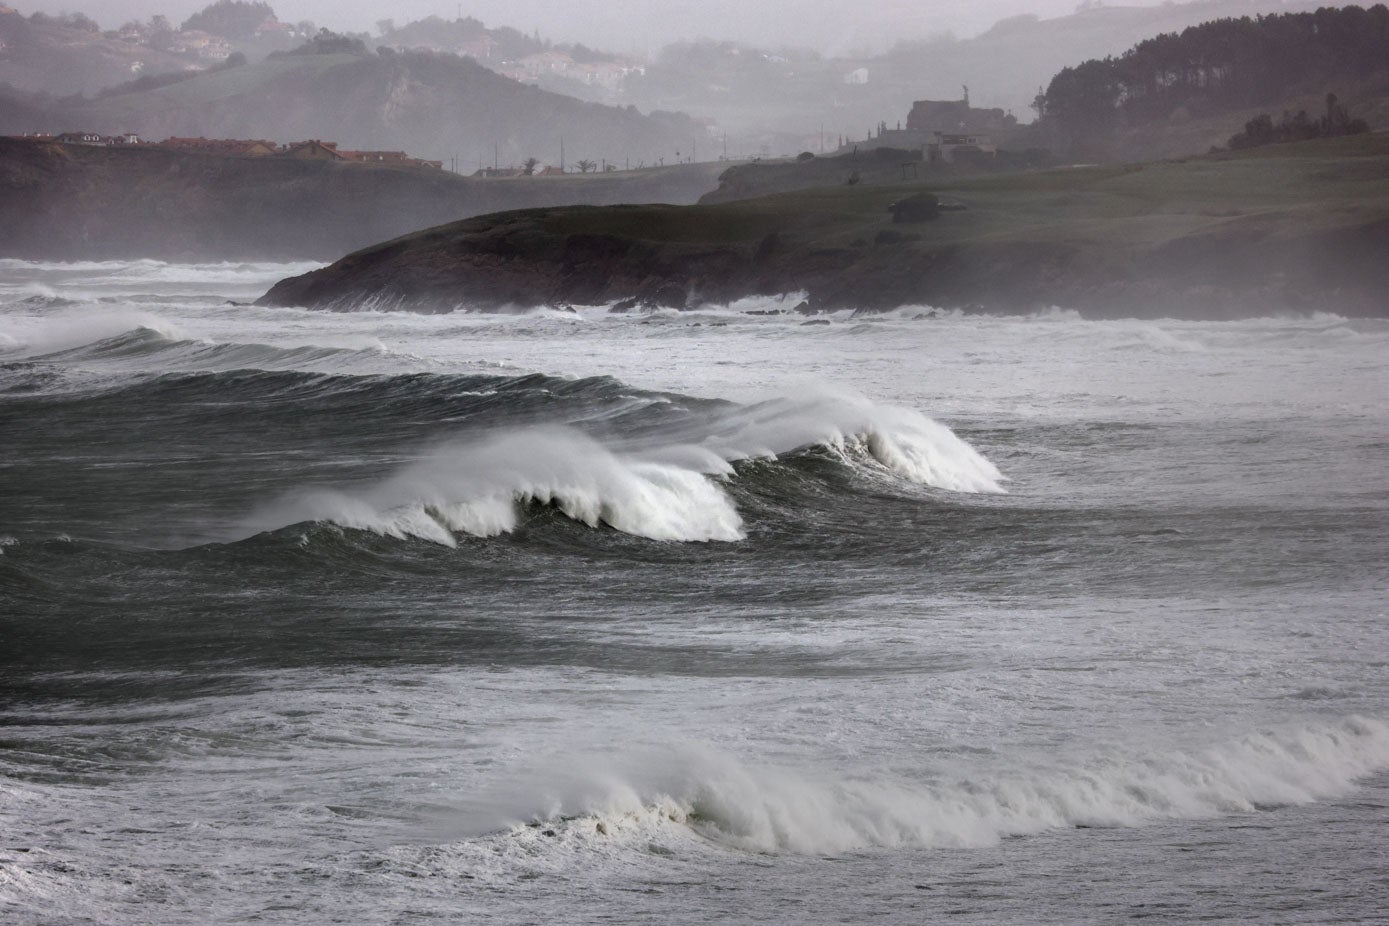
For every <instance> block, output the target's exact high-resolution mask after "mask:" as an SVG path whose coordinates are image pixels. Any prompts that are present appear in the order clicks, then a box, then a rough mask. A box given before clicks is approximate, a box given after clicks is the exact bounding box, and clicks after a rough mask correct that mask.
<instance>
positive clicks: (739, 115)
mask: <svg viewBox="0 0 1389 926" xmlns="http://www.w3.org/2000/svg"><path fill="white" fill-rule="evenodd" d="M1317 5H1318V4H1317V3H1315V2H1314V0H1305V2H1304V0H1291V2H1277V0H1200V2H1195V3H1188V4H1163V5H1160V6H1112V7H1110V6H1102V5H1098V4H1096V5H1091V4H1086V5H1084V7H1083V8H1082V9H1079V10H1077V11H1075V12H1073V13H1071V14H1069V15H1064V16H1057V17H1052V18H1042V17H1039V16H1038V15H1036V14H1022V15H1017V16H1013V17H1011V18H1008V19H1005V20H1002V21H1000V22H998V23H996V24H995V25H993V26H992V27H991V28H989V29H988V30H987V31H985V32H983V33H982V34H980V35H977V36H975V37H972V38H967V39H955V38H952V37H950V36H948V35H937V36H936V37H934V38H931V37H927V36H925V35H910V34H905V35H903V36H902V37H901V40H900V41H898V42H897V43H896V44H895V45H894V46H893V47H891V48H890V49H889V50H887V51H884V52H880V53H875V54H868V55H859V56H844V55H837V56H836V55H828V54H825V53H822V52H820V51H815V50H811V49H806V48H790V47H756V46H753V45H749V44H745V43H740V42H735V41H727V40H714V39H692V40H688V41H682V42H678V43H674V44H671V45H669V46H667V47H665V48H663V49H661V50H659V51H658V52H656V53H655V54H654V55H653V56H652V57H650V58H649V59H647V58H644V57H641V56H637V55H632V54H630V53H622V52H621V50H620V49H619V50H614V49H605V48H594V47H586V46H584V45H582V44H577V43H574V42H572V41H566V37H565V36H563V35H553V36H545V37H542V36H541V35H540V34H539V33H532V34H527V33H524V32H522V31H520V30H517V29H514V28H510V27H509V25H508V24H507V23H505V22H496V23H492V24H484V23H483V22H481V21H479V20H478V19H476V18H474V17H472V16H469V15H466V12H467V11H466V10H463V8H462V7H460V8H459V9H460V11H462V12H464V13H465V15H463V16H460V17H459V18H456V19H445V18H441V17H434V16H431V17H427V18H425V19H423V20H412V21H405V20H400V21H397V20H395V19H391V18H382V19H381V20H379V21H378V22H377V23H376V26H375V28H374V30H373V32H372V33H371V34H367V33H360V34H357V35H356V36H353V38H354V39H356V40H357V41H360V42H362V43H363V51H364V52H370V51H374V50H375V49H376V48H378V47H386V48H389V49H395V50H398V51H410V50H429V51H433V52H443V53H453V54H456V55H459V56H462V57H467V58H471V59H473V61H476V62H477V63H478V64H480V65H482V66H483V67H485V68H487V69H488V70H491V71H494V72H496V73H499V74H501V75H503V76H506V77H510V78H513V79H515V80H517V81H519V82H522V83H526V84H533V85H536V86H539V87H540V88H542V89H545V90H549V91H552V92H554V93H557V94H560V95H563V96H570V97H575V98H578V99H583V100H586V101H589V102H597V103H604V104H609V105H615V106H619V107H624V108H625V107H628V106H635V107H636V108H637V109H638V110H640V111H641V112H643V113H651V112H653V111H657V112H663V111H678V112H683V113H686V114H688V115H689V116H691V117H693V118H694V119H695V120H697V121H698V123H699V124H698V125H696V124H695V123H694V122H688V121H683V120H679V119H674V118H671V117H665V116H658V117H656V118H655V119H653V120H644V119H641V118H638V117H637V116H636V115H635V114H630V113H629V114H627V115H625V116H624V115H619V114H615V113H612V112H610V111H605V110H597V109H588V108H573V107H572V106H570V105H566V104H562V103H560V102H558V101H557V100H556V99H554V98H553V97H548V96H541V95H534V96H530V97H527V96H524V95H522V94H521V93H520V91H519V90H517V89H516V88H514V87H512V86H511V85H510V84H508V83H505V82H502V81H494V80H490V79H489V78H488V77H487V76H485V75H482V74H480V73H479V72H478V70H477V69H476V68H472V67H470V66H468V65H466V64H464V63H461V62H450V61H447V60H440V61H436V62H434V63H428V62H427V61H426V60H425V59H424V58H421V57H419V56H410V55H406V56H404V57H402V58H399V59H396V60H395V61H393V62H392V63H389V64H387V63H378V64H376V65H368V64H366V60H367V58H368V57H369V56H368V55H366V54H362V55H360V56H359V57H360V58H361V59H362V60H360V61H358V62H356V63H355V64H354V63H353V62H348V61H346V60H334V61H331V62H329V61H316V62H306V61H300V62H297V65H296V66H295V67H293V68H291V67H288V66H287V65H286V64H285V63H284V62H280V63H278V64H274V65H258V62H259V61H261V60H262V59H263V58H264V57H265V56H266V54H268V53H270V52H272V51H275V50H279V51H284V50H286V49H287V48H289V47H292V46H293V45H296V44H302V42H303V41H304V40H305V39H306V38H308V37H311V36H312V35H313V34H314V30H315V28H316V27H315V26H314V24H313V23H311V22H300V23H297V24H290V23H286V22H281V21H280V20H279V19H278V18H277V16H276V14H275V12H274V10H273V9H272V8H271V7H270V6H269V5H268V4H265V3H256V4H251V3H243V4H219V5H218V6H217V7H214V8H211V9H210V10H208V11H204V12H203V13H200V14H197V15H195V16H191V17H190V18H189V19H188V20H187V21H186V22H185V23H184V24H183V26H182V27H179V28H174V27H173V26H172V25H171V24H169V23H168V22H167V20H165V21H163V22H159V20H161V19H162V18H161V17H154V19H152V20H150V21H148V22H143V23H141V22H138V21H136V22H131V23H127V24H126V25H125V26H123V27H121V29H119V30H109V29H108V30H107V31H105V32H102V31H100V30H99V29H98V27H97V24H96V23H94V22H93V21H91V20H90V19H89V18H87V17H85V16H81V15H73V16H69V17H67V18H66V19H57V18H47V19H46V20H45V21H42V22H38V23H35V22H32V21H30V20H31V19H32V18H30V19H26V18H25V17H24V16H21V15H20V14H19V13H5V14H0V30H2V31H0V40H3V41H4V43H5V45H4V47H3V48H0V98H4V97H6V96H8V97H9V98H10V100H12V101H13V102H11V103H10V104H8V105H7V106H3V107H0V122H2V123H3V124H0V130H5V131H12V132H20V131H32V130H35V129H40V128H43V129H47V130H49V131H61V130H64V129H73V128H81V127H85V128H89V129H93V130H102V131H137V132H142V133H145V134H158V133H168V134H193V135H198V134H206V135H225V134H234V135H248V136H250V137H262V136H263V137H273V138H282V139H288V138H301V137H310V136H320V137H331V138H333V139H336V140H341V141H344V142H346V143H349V144H353V145H357V146H361V147H386V148H400V147H408V148H410V149H412V151H414V152H415V153H418V154H420V155H424V156H430V157H434V158H441V159H447V158H451V157H453V156H454V155H458V156H459V157H460V159H461V160H462V162H463V163H465V164H473V165H474V166H476V165H478V164H479V163H483V164H486V163H491V162H492V161H493V160H498V161H500V162H516V161H518V160H519V159H524V158H526V157H532V156H534V157H538V158H540V159H541V160H542V161H543V162H545V163H557V162H558V160H559V157H560V155H559V150H558V148H559V139H560V138H561V137H564V138H565V139H566V145H568V144H570V143H571V142H572V143H573V145H574V149H573V150H574V155H573V157H574V159H577V158H590V159H594V160H601V159H608V160H613V161H618V162H620V163H628V162H632V163H635V162H647V163H654V162H655V161H656V160H657V159H661V158H663V159H665V160H667V161H670V160H674V159H676V158H677V155H676V152H677V151H679V152H681V153H680V155H679V158H681V159H683V158H688V157H689V156H690V154H691V149H695V153H696V154H698V153H699V149H700V147H701V144H700V143H701V141H702V142H703V143H704V144H703V151H704V154H705V156H710V155H713V154H714V153H716V152H718V153H722V152H724V151H728V153H730V154H732V155H735V156H738V155H745V154H751V155H782V154H790V153H794V152H796V151H798V150H803V149H804V150H812V151H819V150H821V149H822V148H824V149H826V150H832V149H833V148H834V147H836V146H837V145H838V143H839V141H840V140H841V139H847V140H850V141H852V140H856V139H860V138H863V137H865V136H867V135H868V134H869V133H870V132H871V131H874V130H875V128H876V127H877V126H879V125H880V124H883V123H885V124H887V125H888V127H892V126H894V125H896V124H897V123H898V122H899V121H900V120H902V119H904V118H905V116H906V114H907V111H908V110H909V109H910V107H911V104H912V102H913V101H915V100H919V99H944V100H954V99H959V98H961V97H962V96H964V95H965V93H966V92H967V93H968V95H969V97H970V100H971V102H972V103H973V105H975V106H978V107H982V108H1000V109H1003V110H1005V111H1007V112H1009V113H1011V114H1012V115H1013V116H1014V117H1015V118H1016V119H1017V120H1018V121H1019V122H1022V123H1026V122H1028V121H1030V120H1031V119H1032V118H1033V117H1034V115H1035V113H1034V111H1033V109H1032V107H1033V104H1034V101H1035V97H1036V95H1037V93H1038V91H1039V90H1040V89H1042V88H1043V87H1045V86H1046V85H1047V84H1048V83H1049V82H1050V80H1051V79H1052V77H1053V76H1054V75H1055V74H1056V73H1057V72H1059V71H1060V70H1061V69H1062V68H1064V67H1067V66H1073V65H1076V64H1078V63H1080V62H1082V61H1084V60H1086V59H1089V58H1101V57H1104V56H1106V55H1117V54H1119V53H1121V52H1123V51H1125V50H1126V49H1128V48H1129V47H1131V46H1132V45H1134V44H1135V43H1137V42H1139V41H1141V40H1142V39H1145V38H1149V37H1151V36H1154V35H1157V34H1159V33H1163V32H1173V31H1180V30H1181V29H1183V28H1186V27H1189V26H1191V25H1194V24H1196V23H1199V22H1203V21H1208V20H1212V19H1217V18H1221V17H1230V16H1245V15H1253V14H1257V13H1260V12H1266V11H1290V10H1295V9H1312V8H1315V7H1316V6H1317ZM218 11H220V12H221V13H223V14H225V15H209V14H210V13H212V12H218ZM232 14H234V15H232ZM561 21H562V19H561ZM103 25H105V24H103ZM327 25H328V26H330V27H332V26H335V25H336V24H335V23H332V22H329V23H328V24H327ZM726 28H727V30H728V31H736V28H737V27H736V24H731V25H728V26H727V27H726ZM169 30H172V31H169ZM207 30H219V31H218V32H215V33H214V32H209V31H207ZM617 38H618V37H617V36H614V40H615V43H616V44H620V42H617ZM228 56H243V57H245V58H247V59H248V62H249V64H251V65H253V67H252V68H251V69H250V70H246V71H243V72H240V73H239V74H238V75H237V76H236V77H234V78H233V77H229V76H227V75H222V76H219V77H214V78H206V79H200V80H199V81H198V82H196V83H191V84H183V85H181V87H180V88H179V89H177V90H168V89H163V88H161V87H159V86H158V83H159V82H160V81H161V80H162V79H161V78H160V77H159V76H158V75H160V74H169V73H179V72H189V71H191V70H195V69H198V68H205V67H208V66H209V65H210V64H215V63H217V62H223V61H227V58H228ZM383 61H384V59H383ZM228 63H230V62H228ZM348 64H353V66H352V67H350V68H347V67H344V66H346V65H348ZM339 68H342V69H339ZM328 70H332V73H331V74H328V73H327V71H328ZM290 71H294V72H295V76H294V77H290V76H289V72H290ZM132 82H133V83H132ZM5 84H8V85H9V87H10V88H11V91H9V92H8V93H7V91H6V90H5V88H4V85H5ZM117 84H130V86H129V87H128V88H127V89H126V91H125V92H121V93H116V94H112V93H111V92H110V91H111V88H112V87H113V86H115V85H117ZM966 87H967V88H968V90H967V91H966V89H965V88H966ZM38 91H43V92H45V93H46V94H47V95H49V96H64V95H67V94H71V93H77V92H80V93H85V94H87V95H89V96H90V95H93V94H95V93H96V92H97V91H106V93H105V96H104V98H103V100H102V101H101V102H100V103H99V104H97V103H93V104H90V105H82V104H80V103H77V101H72V100H69V101H67V105H65V106H63V107H58V109H59V110H60V111H59V112H58V113H57V115H56V116H55V119H56V121H53V120H50V123H51V124H49V123H46V124H43V125H37V124H35V123H34V120H32V119H26V118H24V116H23V114H22V112H21V108H22V107H24V106H28V107H33V106H34V105H36V104H35V101H34V100H33V99H32V98H30V96H32V95H33V94H35V93H36V92H38ZM270 96H273V97H275V100H274V102H273V103H272V102H270V100H269V97H270ZM74 104H75V105H74ZM44 106H46V107H47V108H48V109H49V110H50V111H52V110H53V109H54V108H55V107H54V106H53V105H52V102H51V101H49V102H48V103H46V104H44ZM41 108H42V107H41ZM6 110H9V112H10V117H9V118H6V115H5V111H6ZM426 112H429V113H433V115H423V114H424V113H426ZM565 113H573V114H574V115H573V118H570V117H569V116H566V115H565ZM579 113H583V114H584V115H582V116H579V115H578V114H579ZM513 117H514V118H513ZM80 120H92V121H90V122H83V123H81V124H79V121H80ZM122 120H125V121H124V122H122ZM538 121H543V122H545V123H546V124H545V125H544V126H538V125H536V124H535V123H536V122H538ZM118 123H119V124H118ZM566 151H568V149H566Z"/></svg>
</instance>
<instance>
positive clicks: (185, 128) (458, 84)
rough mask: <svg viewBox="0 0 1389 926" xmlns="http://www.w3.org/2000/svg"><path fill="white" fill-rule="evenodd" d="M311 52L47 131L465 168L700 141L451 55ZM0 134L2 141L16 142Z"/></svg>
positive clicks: (626, 156) (671, 124)
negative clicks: (372, 153) (307, 143)
mask: <svg viewBox="0 0 1389 926" xmlns="http://www.w3.org/2000/svg"><path fill="white" fill-rule="evenodd" d="M350 44H351V43H346V44H344V43H342V42H335V41H326V42H319V43H318V44H317V46H316V47H315V48H311V49H310V51H308V52H306V53H295V54H286V55H276V56H272V57H270V58H267V59H266V60H264V61H261V62H257V63H254V64H248V65H245V66H243V67H239V68H230V69H223V70H218V71H216V72H212V73H203V74H199V75H197V76H195V77H193V78H191V79H189V80H185V81H181V82H178V83H175V84H171V85H168V86H163V87H156V88H153V89H148V90H138V91H134V92H128V93H120V94H116V95H112V96H105V97H103V98H101V99H99V100H90V101H86V102H83V103H80V104H76V105H72V106H68V107H66V108H64V109H62V110H60V111H58V112H55V113H54V114H53V121H52V122H51V123H50V126H49V128H50V129H52V130H62V129H66V128H81V129H90V130H93V131H99V132H106V133H111V132H138V133H140V134H141V135H145V136H148V137H153V138H163V137H166V136H170V135H179V136H206V137H209V138H211V137H232V138H245V137H249V138H268V139H273V140H277V141H292V140H295V139H303V138H321V139H326V140H333V141H338V142H341V143H342V144H343V145H344V146H346V147H354V148H369V149H391V150H396V149H405V150H407V151H409V152H410V153H412V154H414V155H416V156H420V157H427V158H433V159H436V160H448V159H449V158H452V157H453V156H455V155H457V156H458V157H459V160H460V164H461V165H463V166H464V167H467V166H470V165H471V166H474V167H475V166H476V165H477V164H478V163H479V162H481V163H485V164H491V163H493V161H494V159H497V160H499V161H500V162H501V163H502V164H503V165H505V164H509V163H519V162H520V161H521V160H523V159H525V158H527V157H535V158H538V159H540V160H541V161H542V162H544V163H555V164H557V163H559V160H560V152H561V145H563V146H564V152H565V157H566V159H567V161H568V163H569V164H571V165H572V164H573V163H575V162H577V161H578V160H579V159H581V158H583V159H588V160H591V161H594V162H599V161H601V160H606V161H608V162H609V163H611V164H617V165H619V166H624V165H626V164H628V163H630V164H631V165H632V166H634V167H635V166H637V165H638V164H639V163H645V164H646V165H653V164H656V163H657V162H658V161H660V160H661V159H664V160H665V161H668V162H673V161H674V160H675V153H676V152H677V151H686V152H688V150H689V142H690V139H691V138H692V137H694V136H695V135H696V134H700V133H702V132H703V129H702V128H700V127H699V126H697V125H696V124H694V123H693V122H691V121H690V120H689V119H687V118H685V117H683V116H678V115H673V114H664V115H662V114H655V115H643V114H641V113H639V112H637V111H636V110H635V109H632V108H625V109H623V108H617V107H611V106H601V105H597V104H592V103H583V102H580V101H578V100H574V99H571V98H568V97H564V96H560V95H558V94H554V93H548V92H545V91H542V90H539V89H537V88H534V87H528V86H526V85H524V84H521V83H519V82H517V81H514V80H510V79H508V78H506V77H502V76H501V75H499V74H496V73H494V72H492V71H490V70H488V69H486V68H484V67H482V66H481V65H479V64H477V63H476V62H474V61H472V60H470V59H466V58H459V57H457V56H453V55H435V54H430V53H413V52H412V53H403V54H402V53H395V52H393V51H391V50H390V49H384V50H382V51H381V52H380V53H371V52H366V51H364V50H361V49H360V48H359V49H358V50H349V51H341V50H335V49H340V48H349V47H350ZM15 130H16V128H15V127H9V131H15Z"/></svg>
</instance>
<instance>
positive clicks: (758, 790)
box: [479, 717, 1389, 854]
mask: <svg viewBox="0 0 1389 926" xmlns="http://www.w3.org/2000/svg"><path fill="white" fill-rule="evenodd" d="M1385 768H1389V726H1386V725H1385V724H1384V723H1383V722H1382V721H1380V720H1377V719H1373V718H1367V717H1349V718H1345V719H1342V720H1339V721H1334V722H1327V723H1319V724H1309V725H1304V726H1295V727H1286V728H1280V729H1273V730H1266V731H1262V732H1258V733H1250V734H1248V735H1245V736H1241V737H1238V738H1236V739H1233V740H1230V741H1227V742H1224V743H1221V744H1219V745H1215V746H1212V747H1209V748H1206V749H1199V750H1189V751H1187V750H1178V751H1172V752H1167V753H1161V754H1146V755H1144V754H1140V755H1127V756H1113V757H1107V758H1100V759H1097V760H1094V761H1092V762H1090V763H1086V764H1081V765H1076V766H1070V767H1065V766H1060V767H1043V768H1035V769H1030V770H1019V771H1015V772H1011V773H998V774H990V775H988V776H987V777H975V778H938V779H933V780H929V781H925V782H920V781H918V782H908V781H901V780H891V779H887V778H884V777H881V776H863V777H856V778H840V779H833V780H831V779H824V778H818V777H815V776H812V775H807V774H804V773H800V772H795V771H790V770H784V769H776V768H770V767H755V766H751V765H747V764H745V763H742V762H739V761H737V760H736V759H733V758H732V757H729V756H727V755H724V754H720V753H715V752H708V751H693V750H683V751H677V752H676V753H675V754H671V753H666V754H663V755H659V756H658V755H650V756H643V757H638V758H636V759H635V760H634V761H632V762H631V764H629V765H628V766H627V767H625V768H623V769H621V770H616V769H602V768H589V769H586V770H583V771H579V772H573V773H570V774H568V775H565V776H562V777H561V780H559V781H558V782H551V783H549V784H547V785H539V786H537V785H535V784H534V783H522V784H521V785H520V787H530V788H533V789H534V790H537V791H539V793H540V795H541V796H540V797H539V802H540V803H539V806H538V807H537V806H535V805H532V809H531V810H529V811H525V810H517V811H513V812H514V813H515V814H516V817H515V818H513V819H516V818H520V820H521V822H513V823H512V824H511V825H510V826H509V827H508V828H506V829H505V830H503V831H502V832H504V834H505V835H504V836H503V837H501V838H503V839H506V840H511V841H513V842H517V841H519V842H522V843H525V844H527V845H529V846H530V847H531V848H532V850H534V849H535V848H536V847H539V848H543V847H544V846H546V845H554V846H561V847H568V848H571V849H573V848H579V849H582V848H583V847H584V846H585V845H591V844H593V843H594V842H595V841H602V840H613V839H619V840H622V839H626V840H630V841H631V842H633V843H635V844H638V845H644V844H646V843H648V842H650V841H651V840H652V839H657V838H661V837H675V838H677V839H678V838H679V836H680V833H681V832H682V831H685V832H691V833H693V834H696V835H698V836H701V837H703V838H705V839H709V840H713V841H715V842H716V843H720V844H723V845H726V846H730V847H734V848H738V849H744V850H750V851H756V852H791V853H802V854H820V853H836V852H848V851H854V850H863V849H871V848H880V849H881V848H887V849H891V848H899V847H912V846H917V847H962V848H967V847H980V846H988V845H991V844H993V843H996V842H997V841H998V840H1000V839H1002V838H1005V837H1009V836H1021V835H1028V834H1034V833H1039V832H1042V831H1045V830H1049V829H1055V828H1059V827H1087V826H1088V827H1115V826H1133V825H1140V824H1143V823H1146V822H1152V821H1159V820H1173V819H1198V818H1204V817H1213V816H1217V815H1221V814H1230V813H1248V812H1252V811H1256V810H1261V809H1268V808H1271V807H1278V806H1287V805H1296V804H1305V803H1310V802H1313V801H1318V800H1324V799H1327V798H1332V797H1335V796H1337V795H1341V794H1345V793H1347V792H1348V791H1349V790H1350V789H1351V788H1352V787H1354V784H1355V782H1356V781H1357V780H1358V779H1361V778H1364V777H1365V776H1367V775H1370V774H1372V773H1374V772H1377V771H1380V770H1382V769H1385ZM536 799H537V796H536V794H535V793H532V795H531V797H530V800H532V801H535V800H536ZM523 800H524V798H522V797H520V796H519V795H517V796H514V797H513V802H514V803H516V804H520V803H521V802H522V801H523ZM479 822H481V821H479ZM483 825H486V824H485V823H484V824H483ZM547 834H548V835H547ZM532 854H533V852H532Z"/></svg>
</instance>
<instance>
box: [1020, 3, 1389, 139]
mask: <svg viewBox="0 0 1389 926" xmlns="http://www.w3.org/2000/svg"><path fill="white" fill-rule="evenodd" d="M1386 71H1389V8H1386V7H1385V6H1384V4H1376V5H1375V6H1372V7H1370V8H1368V9H1366V8H1363V7H1359V6H1348V7H1342V8H1339V9H1332V8H1329V7H1323V8H1321V9H1319V10H1316V11H1315V12H1310V13H1277V14H1272V15H1267V16H1257V17H1248V16H1245V17H1240V18H1226V19H1217V20H1213V21H1211V22H1207V23H1202V24H1201V25H1199V26H1192V27H1190V28H1188V29H1186V30H1184V31H1182V32H1181V33H1180V34H1178V33H1167V34H1165V35H1159V36H1157V37H1155V38H1152V39H1148V40H1146V41H1143V42H1140V43H1139V44H1137V45H1135V46H1134V47H1133V48H1131V49H1129V50H1128V51H1127V52H1125V53H1124V54H1122V55H1120V56H1118V57H1117V58H1116V57H1107V58H1104V59H1102V60H1101V59H1092V60H1090V61H1086V62H1084V63H1082V64H1080V65H1078V66H1076V67H1068V68H1064V69H1063V70H1062V71H1061V72H1060V73H1058V74H1057V75H1056V76H1055V77H1054V78H1052V81H1051V84H1050V85H1049V86H1048V87H1047V89H1046V90H1045V91H1044V92H1043V93H1041V94H1040V95H1039V96H1038V99H1037V103H1036V108H1037V110H1038V111H1039V113H1040V115H1041V121H1042V123H1043V124H1044V125H1046V126H1047V127H1048V128H1049V129H1050V130H1051V131H1052V132H1053V133H1054V135H1056V136H1059V139H1058V140H1059V142H1060V143H1061V144H1062V145H1063V146H1065V147H1069V148H1070V149H1072V150H1073V151H1075V150H1081V151H1083V150H1085V149H1087V148H1089V147H1093V146H1095V145H1102V144H1103V142H1104V140H1105V139H1106V138H1108V137H1110V136H1111V135H1112V134H1113V133H1114V132H1115V131H1117V130H1119V129H1121V128H1124V127H1126V126H1134V125H1143V124H1145V123H1149V122H1153V121H1156V120H1164V119H1168V118H1169V117H1171V115H1172V114H1173V113H1174V112H1176V111H1177V110H1178V109H1179V108H1184V109H1185V110H1186V112H1187V113H1188V114H1189V115H1190V116H1192V117H1199V116H1204V115H1212V114H1217V113H1221V112H1228V111H1232V110H1238V109H1248V108H1252V107H1257V106H1264V105H1268V104H1271V103H1277V102H1281V101H1282V100H1284V99H1286V98H1287V97H1289V96H1292V95H1295V94H1297V93H1305V92H1312V91H1316V92H1321V91H1324V90H1325V89H1326V88H1327V87H1328V86H1332V85H1336V84H1338V83H1339V84H1344V83H1347V82H1354V81H1359V80H1364V79H1369V78H1373V77H1376V76H1380V75H1383V74H1385V73H1386ZM1293 118H1295V117H1293ZM1270 122H1271V120H1270ZM1274 128H1275V129H1276V127H1274ZM1260 130H1261V129H1260Z"/></svg>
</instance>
